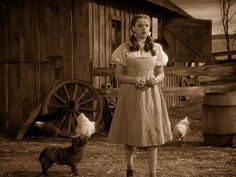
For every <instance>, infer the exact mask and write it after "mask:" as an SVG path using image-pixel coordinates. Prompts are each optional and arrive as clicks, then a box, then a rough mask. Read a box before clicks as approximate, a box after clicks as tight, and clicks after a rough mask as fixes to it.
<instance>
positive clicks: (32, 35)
mask: <svg viewBox="0 0 236 177" xmlns="http://www.w3.org/2000/svg"><path fill="white" fill-rule="evenodd" d="M136 13H146V14H148V15H150V16H151V17H152V36H153V38H154V39H156V40H157V41H159V42H160V43H162V44H163V47H164V48H165V50H166V51H167V53H168V55H169V58H170V62H169V66H173V65H174V66H184V67H185V66H189V64H191V63H192V62H194V63H195V64H197V63H209V62H211V21H210V20H199V19H194V18H193V17H191V16H190V15H189V14H187V13H186V12H185V11H183V10H182V9H180V8H179V7H177V6H176V5H175V4H173V3H171V2H170V1H169V0H165V1H164V0H129V1H124V0H120V1H115V0H113V1H106V0H2V1H0V35H1V40H0V81H1V83H2V84H1V85H0V94H1V95H0V126H1V127H0V128H1V130H4V131H5V132H6V133H7V134H9V135H10V134H11V135H16V134H17V133H18V132H19V130H20V129H21V127H22V126H23V125H24V123H25V122H26V121H27V119H28V117H29V114H30V113H31V111H32V110H34V109H35V108H37V106H38V105H40V104H41V103H42V104H45V99H46V100H47V105H46V107H47V106H49V105H48V104H49V102H50V99H51V97H52V96H54V97H56V98H57V99H58V100H61V102H63V103H65V102H67V101H66V100H64V99H63V98H62V97H63V96H60V95H58V94H56V93H55V92H56V91H58V89H59V88H61V87H62V88H64V92H65V93H64V94H65V95H66V96H67V98H68V100H70V99H72V98H73V99H75V97H76V94H77V92H78V91H77V90H79V88H78V85H77V82H76V80H82V81H85V82H86V83H87V85H86V83H82V86H84V87H88V88H87V89H85V91H84V92H85V93H87V92H88V90H89V89H90V90H92V91H93V88H90V87H89V86H88V85H91V87H92V86H93V87H95V88H100V87H101V86H102V84H104V83H105V82H109V81H111V77H112V74H109V73H112V72H110V70H106V69H104V68H110V62H109V61H110V57H111V53H112V52H113V50H114V49H115V48H116V47H117V46H118V45H119V44H120V43H122V42H124V41H127V40H129V36H130V32H131V30H130V21H131V18H132V16H133V15H134V14H136ZM102 68H103V70H102ZM59 81H72V83H74V81H75V84H72V85H73V87H74V88H69V86H67V85H66V84H70V83H71V82H68V83H64V84H62V85H60V87H59V86H58V87H57V85H56V84H57V83H58V82H59ZM181 83H182V85H183V83H184V82H183V81H182V80H181V77H178V76H167V77H166V80H165V82H164V84H163V86H164V87H165V86H175V87H178V86H180V85H181ZM83 84H84V85H83ZM53 87H54V90H52V92H50V89H51V88H53ZM55 87H57V88H55ZM70 92H72V93H70ZM49 93H50V94H49ZM48 94H49V95H48ZM71 94H72V95H71ZM69 98H70V99H69ZM92 101H93V100H92ZM166 101H167V105H168V106H169V107H170V106H174V105H175V104H176V103H178V101H179V95H177V96H173V95H171V96H166ZM70 103H71V102H70ZM86 103H91V99H90V98H88V99H87V101H84V102H83V104H86ZM66 104H67V103H66ZM69 105H70V104H69ZM44 106H45V105H43V106H42V107H43V108H44ZM39 109H41V107H38V110H37V109H36V112H34V114H37V113H38V112H39ZM82 110H83V109H82ZM84 110H85V111H86V110H87V111H89V110H90V109H89V108H84ZM44 112H45V111H44ZM46 112H47V111H46Z"/></svg>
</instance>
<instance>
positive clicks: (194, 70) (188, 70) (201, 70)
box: [94, 62, 236, 76]
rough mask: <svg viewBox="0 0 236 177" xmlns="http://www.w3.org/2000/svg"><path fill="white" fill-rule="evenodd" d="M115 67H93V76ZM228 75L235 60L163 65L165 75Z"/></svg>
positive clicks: (234, 68) (235, 67) (234, 69)
mask: <svg viewBox="0 0 236 177" xmlns="http://www.w3.org/2000/svg"><path fill="white" fill-rule="evenodd" d="M114 73H115V68H94V74H95V76H105V75H107V76H112V75H114ZM219 73H220V75H221V76H228V75H236V62H232V63H225V64H216V65H205V66H200V67H165V75H178V76H219Z"/></svg>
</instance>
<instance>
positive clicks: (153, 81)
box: [146, 77, 158, 87]
mask: <svg viewBox="0 0 236 177" xmlns="http://www.w3.org/2000/svg"><path fill="white" fill-rule="evenodd" d="M156 84H158V82H157V80H156V78H155V77H152V78H150V79H148V80H147V83H146V85H148V86H150V87H153V86H154V85H156Z"/></svg>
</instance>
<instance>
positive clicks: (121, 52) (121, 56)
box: [111, 44, 128, 66]
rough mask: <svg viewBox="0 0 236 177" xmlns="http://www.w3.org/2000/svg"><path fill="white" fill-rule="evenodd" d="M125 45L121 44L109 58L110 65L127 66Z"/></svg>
mask: <svg viewBox="0 0 236 177" xmlns="http://www.w3.org/2000/svg"><path fill="white" fill-rule="evenodd" d="M127 53H128V50H127V45H126V44H121V45H120V46H119V47H118V48H117V49H116V50H115V51H114V52H113V54H112V56H111V64H114V65H116V64H120V65H123V66H127Z"/></svg>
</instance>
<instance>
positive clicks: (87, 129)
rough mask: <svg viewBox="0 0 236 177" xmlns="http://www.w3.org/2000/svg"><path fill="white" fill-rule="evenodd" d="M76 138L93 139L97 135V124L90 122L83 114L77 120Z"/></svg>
mask: <svg viewBox="0 0 236 177" xmlns="http://www.w3.org/2000/svg"><path fill="white" fill-rule="evenodd" d="M76 121H77V126H76V127H75V136H76V137H77V136H81V135H82V136H85V137H88V138H89V137H91V135H92V134H94V133H95V122H92V121H90V120H89V119H88V118H87V117H86V116H85V115H84V114H83V113H80V115H79V116H78V117H77V118H76Z"/></svg>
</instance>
